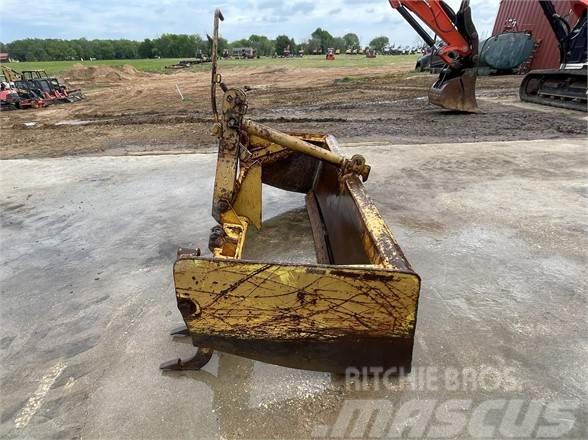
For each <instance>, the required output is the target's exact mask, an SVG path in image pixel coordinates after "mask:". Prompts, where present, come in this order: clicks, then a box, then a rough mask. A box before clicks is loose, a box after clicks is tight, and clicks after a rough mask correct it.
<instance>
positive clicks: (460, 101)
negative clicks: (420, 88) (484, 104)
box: [429, 69, 479, 113]
mask: <svg viewBox="0 0 588 440" xmlns="http://www.w3.org/2000/svg"><path fill="white" fill-rule="evenodd" d="M476 78H477V74H476V71H475V69H466V70H464V71H463V72H461V74H460V75H459V76H451V74H449V73H446V72H441V74H440V76H439V79H438V80H437V81H436V82H435V84H433V86H432V87H431V89H429V102H430V103H431V104H434V105H438V106H439V107H443V108H446V109H448V110H455V111H459V112H465V113H478V111H479V109H478V102H477V101H476Z"/></svg>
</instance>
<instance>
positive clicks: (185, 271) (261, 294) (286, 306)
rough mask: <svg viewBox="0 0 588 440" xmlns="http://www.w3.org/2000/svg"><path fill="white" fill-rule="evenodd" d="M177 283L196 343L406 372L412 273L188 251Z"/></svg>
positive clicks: (414, 294)
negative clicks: (203, 255)
mask: <svg viewBox="0 0 588 440" xmlns="http://www.w3.org/2000/svg"><path fill="white" fill-rule="evenodd" d="M174 279H175V285H176V293H177V299H178V308H179V309H180V310H181V311H182V314H183V317H184V320H185V322H186V324H187V326H188V328H189V329H190V332H191V334H192V339H193V342H194V344H196V345H200V346H205V347H214V348H215V349H219V350H221V351H225V352H229V353H234V354H238V355H241V356H246V357H249V358H252V359H258V360H263V361H265V362H270V363H274V364H277V365H283V366H288V367H294V368H304V369H314V370H320V371H332V372H339V373H342V372H344V371H345V368H347V367H349V366H357V367H362V366H368V365H378V366H382V367H385V368H390V367H399V368H400V367H402V368H405V369H409V368H410V361H411V357H412V345H413V338H414V329H415V320H416V312H417V304H418V295H419V288H420V280H419V277H418V276H417V275H416V274H414V273H407V272H400V271H396V270H392V269H386V268H377V267H373V266H362V267H352V266H330V265H293V264H278V263H261V262H248V261H240V260H230V259H225V260H219V259H209V258H199V257H196V258H194V257H188V258H180V259H179V260H178V261H177V262H176V264H175V267H174ZM277 347H280V348H277ZM291 350H295V351H296V350H298V351H299V352H300V353H299V355H296V354H295V352H292V351H291Z"/></svg>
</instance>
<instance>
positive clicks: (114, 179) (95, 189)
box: [0, 140, 588, 439]
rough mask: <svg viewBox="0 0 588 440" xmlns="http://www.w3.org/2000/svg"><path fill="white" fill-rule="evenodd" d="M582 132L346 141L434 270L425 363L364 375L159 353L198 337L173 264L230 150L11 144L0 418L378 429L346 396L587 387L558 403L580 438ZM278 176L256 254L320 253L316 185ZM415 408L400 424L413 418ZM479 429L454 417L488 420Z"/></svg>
mask: <svg viewBox="0 0 588 440" xmlns="http://www.w3.org/2000/svg"><path fill="white" fill-rule="evenodd" d="M585 148H586V144H585V141H584V140H567V141H566V140H557V141H554V140H549V141H531V142H522V141H518V142H508V143H490V142H488V143H477V144H454V145H449V144H437V145H419V146H415V145H406V146H402V145H395V146H390V145H377V144H370V145H368V146H354V147H349V148H346V149H345V153H346V154H348V155H351V154H354V153H362V154H364V155H365V156H366V158H367V160H368V163H371V164H373V170H372V174H371V176H370V179H369V181H368V182H367V183H366V187H367V190H368V193H369V194H370V196H371V197H372V198H373V199H374V201H375V203H376V205H377V206H378V207H379V208H380V211H381V213H382V214H383V216H384V218H385V219H386V221H387V223H388V225H389V226H390V228H391V229H392V231H393V232H394V233H395V235H396V237H397V239H398V241H399V243H400V245H401V247H402V249H403V250H404V252H405V254H406V255H407V257H408V258H409V260H410V261H411V263H412V265H413V267H414V269H415V270H416V271H417V272H418V273H419V274H420V275H421V277H422V279H423V286H422V293H421V299H420V303H419V315H418V322H417V334H416V345H415V350H414V363H413V364H414V370H413V373H411V375H409V376H407V377H403V378H400V379H391V380H390V381H389V382H388V384H387V385H388V386H387V387H383V386H378V383H376V381H374V380H373V379H370V380H367V381H366V382H365V383H364V384H363V385H362V387H360V388H361V389H357V387H356V385H357V384H356V383H355V382H354V383H355V385H353V386H350V383H351V382H349V381H346V380H345V378H343V377H337V376H332V375H330V374H325V373H317V372H307V371H300V370H291V369H286V368H281V367H276V366H271V365H266V364H263V363H259V362H253V361H250V360H247V359H243V358H239V357H235V356H230V355H226V354H222V353H215V354H214V356H213V358H212V361H211V362H210V363H209V364H208V365H207V366H206V367H205V369H204V370H203V371H200V372H182V373H162V372H160V370H158V365H159V363H160V362H163V361H166V360H169V359H172V358H174V357H176V356H178V355H179V356H184V357H186V356H189V355H191V354H192V353H193V350H194V349H193V348H192V347H191V345H190V344H189V342H186V341H182V340H176V341H174V340H172V338H171V337H170V336H169V335H168V331H169V330H170V329H172V328H174V327H176V326H177V325H179V324H181V318H180V315H179V312H178V311H177V308H176V305H175V299H174V293H173V284H172V277H171V268H172V263H173V261H174V257H175V252H176V248H177V247H179V246H182V247H202V248H205V247H206V244H207V239H208V231H209V228H210V227H211V226H212V225H213V224H214V223H213V221H212V219H211V217H210V194H211V190H212V183H213V182H212V179H213V174H214V163H215V155H214V154H193V155H174V156H172V155H170V156H144V157H86V158H75V159H71V158H64V159H45V160H14V161H2V162H0V187H1V188H2V193H1V196H0V206H1V213H2V216H1V221H2V248H1V255H0V257H1V266H0V286H1V308H0V309H1V310H0V311H1V323H2V326H1V328H2V330H1V332H2V333H1V334H0V363H1V366H2V371H1V419H0V436H2V438H43V439H47V438H91V439H94V438H102V439H115V438H133V439H135V438H136V439H139V438H153V439H156V438H157V439H159V438H170V439H171V438H173V439H183V438H186V439H187V438H191V439H192V438H225V439H229V438H263V439H268V438H297V439H300V438H309V437H311V436H324V435H327V436H329V435H330V436H332V437H338V438H340V437H362V436H367V435H368V434H369V430H365V431H362V429H360V428H357V429H356V428H353V426H351V424H349V425H345V424H344V423H343V422H341V420H343V421H344V419H341V417H342V414H343V417H344V416H345V411H346V408H348V406H346V405H349V403H350V402H351V403H354V402H355V403H357V402H359V404H360V405H363V406H364V407H372V406H374V405H375V406H376V407H378V405H380V406H381V404H382V402H383V401H384V400H385V401H387V402H391V403H392V404H393V405H395V407H401V406H402V404H403V403H405V402H407V401H413V400H415V401H419V402H429V401H434V402H436V404H437V405H439V404H441V403H443V402H448V401H452V400H453V401H454V400H464V399H465V400H466V401H468V400H469V401H471V402H473V403H472V406H471V407H469V408H467V409H466V410H465V411H464V412H463V414H464V415H465V420H466V421H467V420H470V419H472V418H473V417H474V415H475V414H474V413H475V411H474V409H475V408H479V407H480V405H483V404H484V403H485V402H488V401H494V402H496V401H498V402H501V401H504V402H506V404H505V405H509V404H510V403H512V402H517V401H519V400H521V401H523V402H524V405H529V401H531V400H537V401H542V402H544V404H549V402H558V401H561V400H570V401H573V402H576V401H577V402H580V403H579V404H578V405H576V407H574V408H575V409H574V411H572V413H569V412H568V413H561V414H559V415H556V416H553V417H551V419H549V418H548V419H549V420H547V421H544V422H545V423H546V424H549V423H551V425H550V426H555V425H557V421H560V422H561V421H562V420H564V421H566V422H569V423H571V425H570V426H568V428H569V429H568V430H567V431H566V434H565V436H564V437H565V438H583V437H584V436H585V433H586V406H585V400H586V399H585V398H586V393H587V385H586V374H585V366H586V364H587V361H588V356H587V352H588V350H587V343H586V323H585V317H586V296H585V281H586V277H585V269H586V254H585V249H586V248H587V247H588V246H587V243H586V241H587V240H586V196H587V188H586V154H585ZM264 191H265V193H264V219H265V220H266V223H265V228H264V229H263V230H262V231H261V232H255V233H252V235H251V237H250V240H249V242H248V248H247V256H248V258H251V259H271V260H282V261H298V262H300V261H312V260H313V247H312V238H311V237H310V226H309V224H308V219H307V217H306V213H305V210H304V199H303V196H302V195H297V194H288V193H283V192H281V191H278V190H275V189H272V188H265V189H264ZM426 368H428V369H429V370H428V371H430V370H431V369H438V371H441V372H443V371H458V372H461V374H463V375H465V373H464V371H465V370H464V369H466V370H468V369H469V370H468V371H470V372H471V371H473V372H474V373H476V372H477V373H480V372H481V371H486V372H488V371H489V372H490V376H492V375H494V379H496V378H502V379H505V378H506V376H508V378H507V379H508V381H509V382H510V386H509V387H505V386H503V385H504V383H503V384H501V386H499V387H498V388H497V389H494V388H496V387H495V386H493V384H495V383H496V381H495V382H492V377H490V380H488V377H486V380H485V381H481V380H475V379H474V380H470V381H465V380H464V381H462V382H460V384H461V385H460V386H457V388H455V387H448V386H447V384H446V383H445V385H442V384H441V385H440V384H437V385H436V386H432V385H431V384H428V385H426V386H421V387H419V386H416V387H415V385H414V383H415V380H416V381H417V382H418V381H419V380H420V379H419V377H420V376H421V374H420V373H421V372H422V371H426ZM486 376H488V374H487V375H486ZM484 382H485V383H484ZM488 382H490V383H488ZM498 382H500V381H498ZM503 382H505V381H504V380H503ZM525 408H526V406H525ZM510 412H512V408H511V407H510V406H502V407H501V406H500V403H498V406H497V407H496V408H495V409H494V410H493V411H492V412H491V413H489V414H487V415H488V417H487V419H486V423H487V425H488V426H490V428H489V429H490V431H489V433H490V437H512V436H513V433H514V432H515V428H513V427H511V426H510V425H504V424H499V423H498V422H500V420H502V419H501V418H503V417H504V414H507V413H510ZM570 414H571V415H570ZM544 416H545V414H544ZM403 420H404V419H403ZM411 420H413V419H411V417H406V420H404V421H403V423H406V426H407V429H406V431H404V432H400V433H398V432H396V431H390V432H391V433H389V435H390V436H392V437H393V436H396V435H397V434H398V435H400V434H403V435H413V436H414V434H415V432H414V431H410V428H411V423H412V422H411ZM356 422H357V420H356ZM341 423H343V425H342V424H341ZM358 423H359V422H358ZM358 423H356V425H355V426H360V425H358ZM464 423H465V422H464ZM545 423H544V424H545ZM554 424H555V425H554ZM417 425H419V424H418V423H417ZM421 425H423V423H421ZM402 426H404V425H402ZM419 426H420V425H419ZM423 426H427V424H426V423H424V425H423ZM370 427H373V425H372V424H370ZM417 428H418V426H417ZM354 429H355V430H354ZM422 429H425V428H424V427H423V428H422ZM427 429H429V428H428V427H427ZM472 429H473V428H472V427H471V426H469V425H468V426H466V425H464V427H463V429H462V430H461V431H458V432H453V434H452V435H448V436H449V437H453V438H469V437H479V435H478V434H484V432H482V433H481V432H480V431H476V430H475V429H473V430H472ZM416 432H417V434H418V433H420V431H418V429H417V431H416ZM428 432H429V431H426V432H425V433H424V434H422V433H421V434H422V435H420V437H422V436H423V435H428V434H427V433H428ZM541 432H543V431H538V430H537V429H534V430H532V431H531V433H530V434H528V435H525V436H523V437H533V436H536V435H540V434H541ZM485 433H486V434H488V431H485ZM376 434H377V433H376ZM375 436H376V437H378V435H375ZM417 436H418V435H417ZM482 436H484V435H482ZM515 436H516V435H515ZM519 437H520V435H519Z"/></svg>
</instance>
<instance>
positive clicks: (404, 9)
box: [389, 0, 478, 113]
mask: <svg viewBox="0 0 588 440" xmlns="http://www.w3.org/2000/svg"><path fill="white" fill-rule="evenodd" d="M389 2H390V6H392V8H394V9H396V10H397V11H398V12H399V13H400V14H401V15H402V17H404V19H405V20H406V21H407V22H408V23H409V24H410V25H411V26H412V27H413V29H414V30H415V31H416V32H417V33H418V34H419V35H420V36H421V38H423V40H424V41H425V42H426V43H427V44H428V45H429V46H431V47H432V48H434V50H436V51H437V55H439V57H440V58H441V59H442V60H443V61H444V62H445V63H446V65H447V67H446V68H444V69H443V70H442V71H441V73H440V75H439V78H438V80H437V81H436V82H435V83H434V84H433V86H432V87H431V89H430V91H429V102H431V103H432V104H435V105H438V106H440V107H444V108H447V109H449V110H455V111H462V112H467V113H476V112H478V104H477V102H476V78H477V69H476V67H477V62H478V33H477V31H476V28H475V26H474V23H473V21H472V16H471V9H470V5H469V0H463V1H462V3H461V7H460V8H459V10H458V12H457V13H455V12H454V11H453V10H452V9H451V8H450V7H449V5H447V4H446V3H445V2H444V1H443V0H389ZM412 14H414V15H416V16H417V17H418V18H419V19H420V20H421V21H423V22H424V23H425V24H426V25H427V26H428V27H429V28H430V29H431V30H432V31H433V32H434V33H435V34H436V35H437V36H439V38H441V40H443V42H444V43H445V45H444V46H442V47H440V48H438V49H437V48H436V46H435V41H434V40H433V39H432V38H431V36H430V35H429V34H428V32H427V31H426V30H425V29H423V28H422V26H421V25H420V24H419V23H418V22H417V21H416V19H415V18H414V17H413V15H412Z"/></svg>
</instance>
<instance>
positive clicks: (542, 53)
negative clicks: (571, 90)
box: [492, 0, 578, 70]
mask: <svg viewBox="0 0 588 440" xmlns="http://www.w3.org/2000/svg"><path fill="white" fill-rule="evenodd" d="M552 1H553V3H554V5H555V9H556V10H557V13H558V14H559V15H561V16H562V17H567V19H568V21H569V23H570V24H571V26H572V27H573V26H574V25H575V24H576V22H577V21H578V17H577V16H576V15H575V14H574V12H573V11H572V7H571V3H570V2H569V1H568V0H552ZM505 31H506V32H508V31H529V32H531V34H532V35H533V38H535V40H536V41H537V43H538V47H537V50H536V51H535V53H534V54H533V59H532V61H531V65H530V69H531V70H535V69H554V68H558V67H559V46H558V43H557V40H556V39H555V35H554V34H553V31H552V30H551V26H550V25H549V22H548V21H547V19H546V18H545V15H544V14H543V9H541V6H540V5H539V1H538V0H501V1H500V6H499V8H498V14H497V15H496V22H495V23H494V30H493V31H492V35H498V34H500V33H502V32H505Z"/></svg>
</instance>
